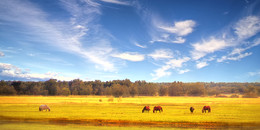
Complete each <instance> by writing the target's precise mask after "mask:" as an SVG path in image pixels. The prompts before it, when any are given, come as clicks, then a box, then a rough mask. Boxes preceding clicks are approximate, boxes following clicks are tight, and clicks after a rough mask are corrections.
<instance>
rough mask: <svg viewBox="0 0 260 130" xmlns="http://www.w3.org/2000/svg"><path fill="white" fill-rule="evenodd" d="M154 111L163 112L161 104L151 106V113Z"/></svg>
mask: <svg viewBox="0 0 260 130" xmlns="http://www.w3.org/2000/svg"><path fill="white" fill-rule="evenodd" d="M155 111H156V112H157V111H159V112H163V109H162V107H161V106H155V107H154V108H153V113H154V112H155Z"/></svg>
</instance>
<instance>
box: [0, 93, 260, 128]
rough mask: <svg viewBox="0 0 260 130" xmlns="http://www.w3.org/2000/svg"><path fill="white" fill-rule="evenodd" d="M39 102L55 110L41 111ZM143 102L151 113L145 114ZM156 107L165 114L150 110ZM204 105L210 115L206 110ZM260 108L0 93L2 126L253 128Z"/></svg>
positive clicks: (259, 122) (238, 102) (247, 101)
mask: <svg viewBox="0 0 260 130" xmlns="http://www.w3.org/2000/svg"><path fill="white" fill-rule="evenodd" d="M41 104H47V105H48V106H49V107H50V109H51V111H50V112H48V111H41V112H40V111H39V106H40V105H41ZM145 105H149V106H150V108H151V111H150V112H149V113H148V112H144V113H142V109H143V107H144V106H145ZM157 105H160V106H162V108H163V112H161V113H159V112H157V113H153V112H152V110H153V106H157ZM205 105H209V106H210V107H211V113H202V107H203V106H205ZM191 106H193V107H194V108H195V111H194V112H193V114H191V112H190V110H189V108H190V107H191ZM259 110H260V98H213V97H129V98H111V97H105V96H64V97H63V96H0V129H1V128H2V129H28V128H31V129H36V128H37V129H46V128H50V129H59V128H60V129H67V128H69V129H86V128H92V129H106V128H113V129H124V128H125V127H127V128H128V129H129V128H132V129H141V128H143V127H145V128H146V127H147V128H148V127H149V129H150V128H157V129H158V128H160V129H164V128H169V127H171V128H192V129H194V128H198V129H200V128H251V129H254V128H260V111H259Z"/></svg>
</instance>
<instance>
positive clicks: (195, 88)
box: [188, 83, 205, 96]
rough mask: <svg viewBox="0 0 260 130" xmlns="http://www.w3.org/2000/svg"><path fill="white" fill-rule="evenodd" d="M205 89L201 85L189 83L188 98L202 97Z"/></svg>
mask: <svg viewBox="0 0 260 130" xmlns="http://www.w3.org/2000/svg"><path fill="white" fill-rule="evenodd" d="M204 94H205V88H204V84H202V83H190V84H189V91H188V95H190V96H204Z"/></svg>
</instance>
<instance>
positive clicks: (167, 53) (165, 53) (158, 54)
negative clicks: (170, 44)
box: [148, 49, 173, 60]
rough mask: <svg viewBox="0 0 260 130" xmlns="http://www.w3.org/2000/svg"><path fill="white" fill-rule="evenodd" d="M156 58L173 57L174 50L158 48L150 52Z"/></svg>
mask: <svg viewBox="0 0 260 130" xmlns="http://www.w3.org/2000/svg"><path fill="white" fill-rule="evenodd" d="M148 56H150V57H152V58H153V59H154V60H160V59H170V58H173V52H172V51H171V50H170V49H157V50H155V51H154V52H153V53H151V54H148Z"/></svg>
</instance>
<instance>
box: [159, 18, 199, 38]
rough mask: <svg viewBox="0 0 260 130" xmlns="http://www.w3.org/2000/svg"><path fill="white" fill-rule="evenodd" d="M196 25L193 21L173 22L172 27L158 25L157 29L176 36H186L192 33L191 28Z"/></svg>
mask: <svg viewBox="0 0 260 130" xmlns="http://www.w3.org/2000/svg"><path fill="white" fill-rule="evenodd" d="M195 25H196V22H195V21H193V20H185V21H179V22H174V26H165V25H158V28H160V29H162V30H164V31H167V32H169V33H174V34H176V35H177V36H186V35H188V34H190V33H192V31H193V27H194V26H195Z"/></svg>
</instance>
